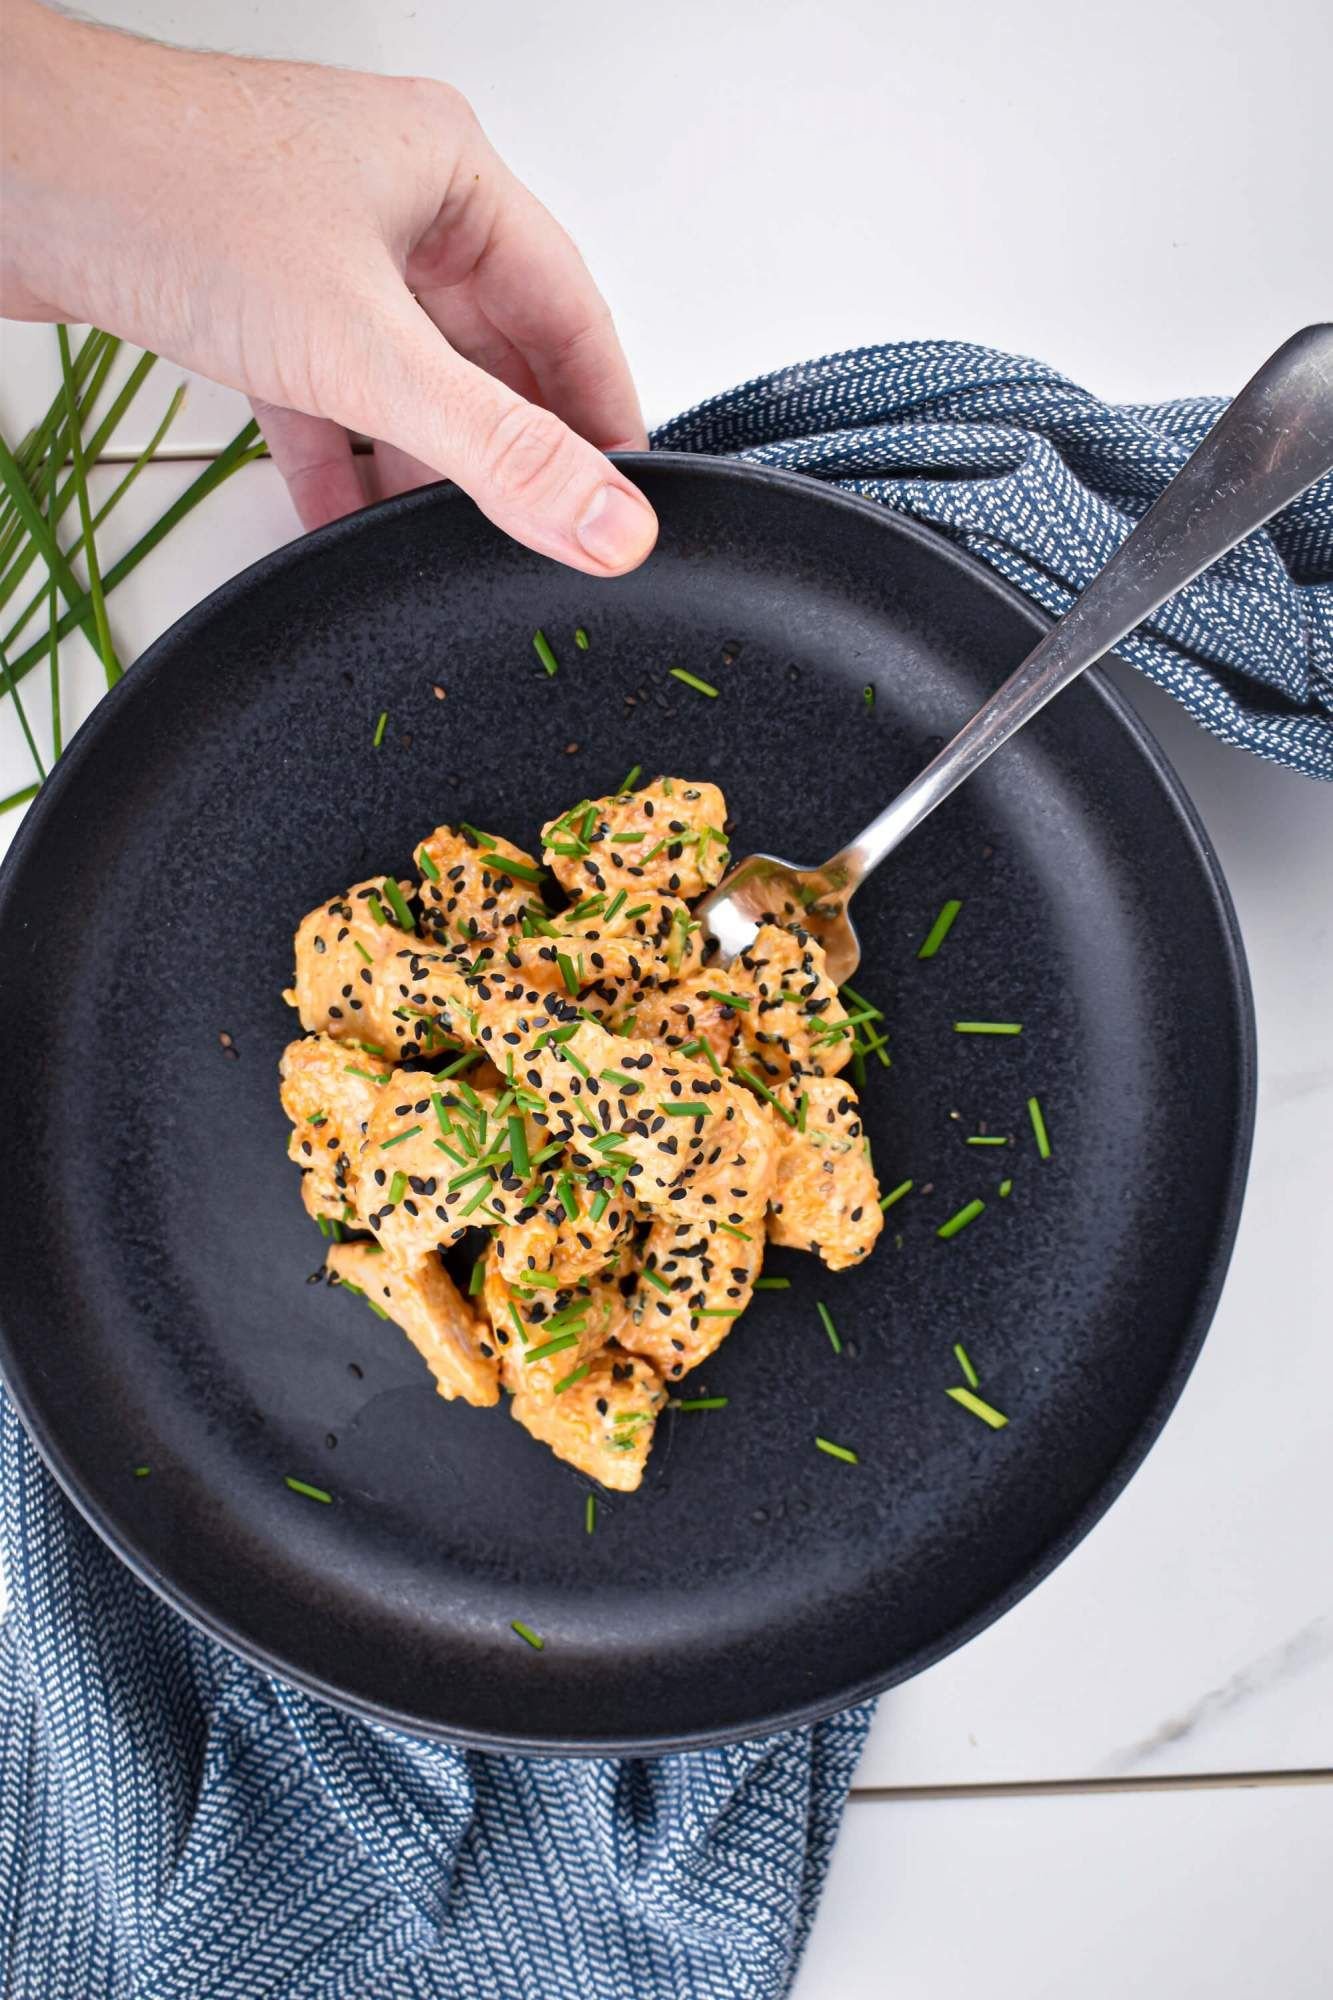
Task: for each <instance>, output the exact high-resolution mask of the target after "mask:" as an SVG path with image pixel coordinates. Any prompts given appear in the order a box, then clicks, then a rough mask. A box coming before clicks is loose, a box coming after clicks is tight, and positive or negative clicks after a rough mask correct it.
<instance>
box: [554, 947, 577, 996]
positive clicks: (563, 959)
mask: <svg viewBox="0 0 1333 2000" xmlns="http://www.w3.org/2000/svg"><path fill="white" fill-rule="evenodd" d="M555 962H556V964H557V965H558V966H559V968H560V977H561V978H562V979H563V980H564V982H565V991H566V993H574V994H577V992H578V990H579V980H578V974H577V973H576V972H575V970H574V961H573V959H572V958H570V956H569V954H568V953H567V952H563V951H558V952H557V953H556V955H555Z"/></svg>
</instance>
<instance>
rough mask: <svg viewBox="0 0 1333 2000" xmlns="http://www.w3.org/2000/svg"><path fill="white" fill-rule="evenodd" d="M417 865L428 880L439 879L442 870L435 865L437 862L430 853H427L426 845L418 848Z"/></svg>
mask: <svg viewBox="0 0 1333 2000" xmlns="http://www.w3.org/2000/svg"><path fill="white" fill-rule="evenodd" d="M417 867H418V868H419V869H420V870H421V872H422V874H423V875H425V876H426V877H427V878H428V880H430V881H432V882H438V881H439V879H440V871H439V869H438V868H437V867H436V866H435V863H434V862H433V861H432V860H431V858H430V856H429V854H427V852H426V850H425V848H424V847H419V848H418V849H417Z"/></svg>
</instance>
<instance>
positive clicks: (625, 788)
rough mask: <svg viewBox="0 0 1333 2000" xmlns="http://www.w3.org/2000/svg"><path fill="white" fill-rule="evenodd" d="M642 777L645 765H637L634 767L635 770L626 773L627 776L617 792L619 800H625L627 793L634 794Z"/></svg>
mask: <svg viewBox="0 0 1333 2000" xmlns="http://www.w3.org/2000/svg"><path fill="white" fill-rule="evenodd" d="M642 776H643V765H642V764H636V765H635V766H634V769H633V770H632V771H627V772H626V773H625V776H624V777H623V778H622V779H621V781H620V785H619V787H618V789H617V791H616V797H617V798H618V799H619V798H623V797H624V795H625V793H626V792H632V791H633V790H634V787H635V786H636V785H637V784H638V782H639V780H640V778H641V777H642Z"/></svg>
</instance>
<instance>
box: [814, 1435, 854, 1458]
mask: <svg viewBox="0 0 1333 2000" xmlns="http://www.w3.org/2000/svg"><path fill="white" fill-rule="evenodd" d="M815 1443H816V1444H817V1445H818V1447H819V1449H820V1450H821V1451H826V1452H827V1453H828V1455H829V1457H830V1458H840V1459H842V1460H844V1461H845V1463H846V1464H848V1465H859V1464H860V1463H861V1461H860V1459H859V1458H858V1457H857V1455H856V1453H855V1452H854V1451H849V1450H848V1449H847V1446H846V1445H845V1444H831V1443H830V1442H829V1440H828V1439H827V1438H822V1437H817V1438H816V1439H815Z"/></svg>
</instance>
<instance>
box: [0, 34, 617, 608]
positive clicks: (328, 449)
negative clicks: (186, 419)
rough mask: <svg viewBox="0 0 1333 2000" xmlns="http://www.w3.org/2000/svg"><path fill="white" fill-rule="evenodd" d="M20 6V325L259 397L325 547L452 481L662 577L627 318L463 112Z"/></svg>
mask: <svg viewBox="0 0 1333 2000" xmlns="http://www.w3.org/2000/svg"><path fill="white" fill-rule="evenodd" d="M0 6H2V7H3V28H4V36H5V47H4V62H3V64H2V65H0V68H2V69H3V104H2V107H0V109H2V113H3V125H4V131H5V147H4V154H5V185H4V189H3V206H4V210H5V230H4V242H3V247H2V248H0V311H3V312H4V313H6V314H8V315H9V316H11V317H17V318H22V319H67V320H88V321H91V322H93V323H94V324H96V325H98V326H102V327H105V328H107V329H108V330H109V331H110V332H113V333H118V334H121V335H123V336H125V337H126V338H127V339H129V340H132V341H135V342H137V343H138V344H139V345H140V346H143V347H151V348H154V349H156V350H157V351H158V352H159V353H162V354H164V355H167V356H169V357H170V358H171V359H172V360H175V361H178V362H181V363H183V364H185V365H186V366H188V367H190V368H193V369H196V370H198V371H199V372H200V373H202V374H205V375H211V376H212V377H214V378H215V379H216V380H217V381H219V382H225V383H228V384H230V385H231V386H232V387H234V388H238V389H243V390H245V391H246V392H247V393H248V394H249V395H250V397H251V398H252V400H253V403H254V407H255V413H256V415H257V416H258V418H259V421H260V423H261V424H262V426H263V429H264V434H265V436H266V437H267V439H268V442H269V446H270V449H271V450H272V453H273V457H274V459H275V460H276V462H277V464H278V465H279V467H280V468H281V470H282V472H283V474H284V476H285V478H286V480H287V484H288V486H289V487H290V489H291V493H292V497H293V499H294V501H295V503H296V506H297V509H298V511H299V513H300V516H301V519H302V521H303V523H304V524H305V525H306V526H307V527H314V526H316V525H318V524H319V523H320V522H323V521H327V520H331V519H333V518H334V517H335V516H337V515H339V514H343V513H346V512H348V511H349V510H351V509H352V508H355V507H359V506H361V505H362V504H363V502H364V500H365V499H366V498H367V497H371V496H372V495H373V493H374V492H375V491H386V490H389V491H391V490H397V489H399V488H401V487H402V486H404V485H416V484H419V483H421V482H422V481H423V480H425V479H430V478H433V477H435V476H437V475H439V474H445V475H447V476H448V477H449V478H451V479H453V480H456V481H457V483H458V484H459V485H460V486H461V487H462V488H463V489H464V490H465V491H466V492H467V493H469V494H471V496H472V498H473V499H474V500H475V501H476V503H477V505H478V506H479V507H480V508H482V510H483V511H484V512H485V513H486V514H488V515H489V516H490V518H491V519H492V520H493V521H495V522H496V523H497V525H498V526H500V527H501V528H503V529H505V530H506V531H507V532H508V533H509V534H511V535H513V536H515V537H516V538H517V539H518V540H519V541H521V542H526V543H527V544H528V546H529V547H530V548H534V549H538V550H540V551H541V552H542V553H543V554H545V555H549V556H554V557H556V558H557V560H559V561H561V562H566V563H570V564H572V565H573V566H574V567H575V568H576V569H581V570H586V571H588V572H589V573H590V574H592V575H595V576H596V575H614V574H616V573H618V572H620V571H623V570H627V569H632V568H633V567H634V566H635V565H636V564H637V563H639V562H641V561H642V560H643V558H644V557H645V556H646V555H647V553H648V551H649V549H650V548H651V547H652V545H653V541H654V539H655V537H656V533H657V522H656V518H655V516H654V514H653V512H652V509H651V508H650V506H649V505H648V503H647V501H646V500H645V499H644V498H643V496H642V495H641V494H640V493H639V492H638V491H637V490H636V488H635V487H633V486H632V485H631V484H630V482H629V481H628V480H627V479H625V478H624V477H623V476H622V475H621V474H620V473H619V472H617V471H616V469H615V468H614V467H613V466H611V465H610V464H608V463H607V461H606V459H605V458H604V457H603V456H602V453H603V452H604V451H609V450H611V449H613V448H615V447H618V446H619V447H637V448H642V447H643V445H644V444H645V443H646V439H645V436H644V429H643V419H642V417H641V415H640V412H639V405H638V400H637V397H636V395H635V392H634V386H633V383H632V382H631V380H630V375H629V370H628V367H627V365H626V362H625V357H624V355H623V354H622V352H621V349H620V344H619V342H618V340H617V338H616V334H615V330H614V328H613V326H612V323H611V317H610V314H609V313H608V311H607V308H606V306H605V304H604V302H603V300H602V298H601V296H600V294H599V293H598V291H597V289H596V287H595V286H594V284H593V282H592V279H591V277H590V276H589V274H588V272H587V270H586V268H585V266H584V264H583V260H582V258H581V257H580V256H579V253H578V251H577V250H576V249H575V247H574V245H573V243H572V242H571V241H570V239H569V238H568V237H567V236H566V235H565V233H564V231H563V230H562V229H561V228H560V227H559V225H558V224H557V223H556V222H555V221H554V220H553V219H552V217H551V216H550V215H548V214H547V212H546V210H545V209H544V208H543V207H542V206H541V204H540V202H538V201H537V200H536V199H535V198H534V196H533V195H531V194H530V193H529V192H528V190H527V189H526V188H525V187H523V186H522V184H521V183H520V182H519V181H517V180H516V179H515V177H514V176H513V174H511V173H510V171H509V169H508V168H507V167H506V166H505V164H504V162H503V161H502V160H501V159H500V158H499V157H498V155H497V154H496V153H495V152H494V151H493V150H492V148H491V146H490V144H489V142H488V141H487V139H486V137H485V135H484V133H483V132H482V130H481V128H480V126H479V125H478V123H477V120H476V118H475V116H474V115H473V113H472V111H471V109H470V108H469V106H468V105H467V103H466V102H465V101H464V99H463V98H462V97H460V96H459V94H458V93H457V92H456V91H454V90H452V89H450V88H449V87H448V86H447V85H444V84H439V83H430V82H423V81H419V80H416V79H410V78H389V77H374V76H359V75H355V74H352V73H348V72H346V71H339V70H324V69H318V68H313V67H310V66H308V65H304V64H300V63H285V62H259V61H248V60H243V59H239V58H236V57H233V56H221V55H200V54H194V53H191V52H188V51H185V50H180V49H171V48H163V47H160V46H158V45H157V44H155V43H150V42H143V41H137V40H135V39H133V38H132V37H129V36H126V35H121V34H118V33H115V32H112V31H110V30H107V29H102V28H95V27H90V26H88V25H87V24H85V23H83V22H80V21H73V20H69V19H66V18H64V17H62V16H58V15H55V14H52V13H49V12H48V11H47V10H46V9H45V8H44V7H41V6H38V5H36V4H35V0H0ZM80 135H82V136H80ZM349 431H358V432H362V433H364V434H365V435H366V436H368V437H371V438H373V439H376V440H378V441H379V443H378V445H377V449H376V456H375V460H374V462H373V472H371V474H370V477H369V479H366V478H363V468H369V467H370V463H371V462H370V461H368V460H366V459H365V458H364V457H361V458H354V456H353V453H352V449H351V444H350V441H349V437H348V433H349Z"/></svg>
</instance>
